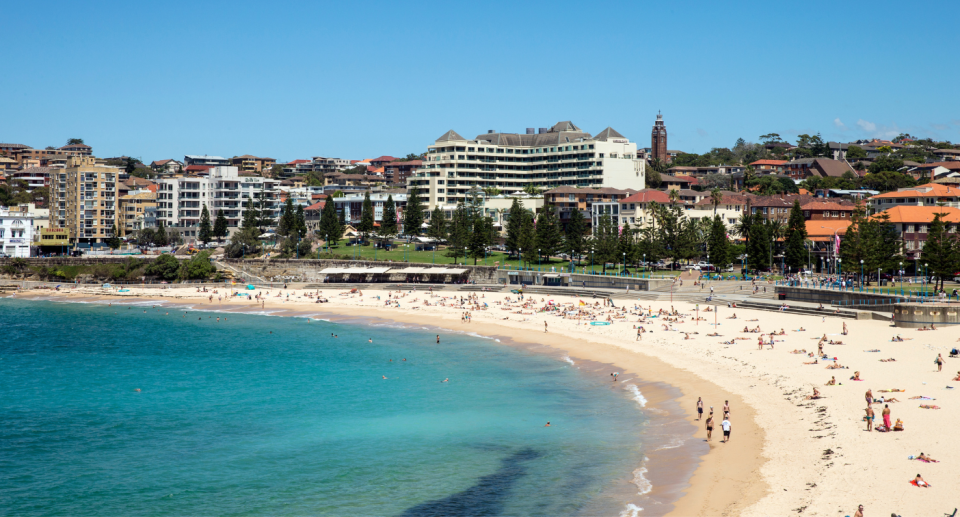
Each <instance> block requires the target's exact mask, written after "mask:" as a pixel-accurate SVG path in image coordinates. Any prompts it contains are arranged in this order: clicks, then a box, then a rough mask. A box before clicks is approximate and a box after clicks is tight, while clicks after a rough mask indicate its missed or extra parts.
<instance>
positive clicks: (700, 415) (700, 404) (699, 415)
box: [697, 397, 703, 420]
mask: <svg viewBox="0 0 960 517" xmlns="http://www.w3.org/2000/svg"><path fill="white" fill-rule="evenodd" d="M701 418H703V398H701V397H697V420H700V419H701Z"/></svg>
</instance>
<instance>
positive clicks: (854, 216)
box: [840, 203, 870, 271]
mask: <svg viewBox="0 0 960 517" xmlns="http://www.w3.org/2000/svg"><path fill="white" fill-rule="evenodd" d="M867 222H868V220H867V214H866V210H864V208H863V205H861V204H859V203H858V204H857V205H856V207H855V208H854V209H853V212H852V213H851V214H850V226H848V227H847V229H846V231H845V232H844V235H843V238H842V239H840V259H841V260H842V261H843V262H842V263H843V264H848V265H850V266H852V265H853V264H856V265H857V266H858V267H859V265H860V261H861V260H863V261H864V263H865V265H866V261H867V260H869V254H870V248H869V244H870V239H869V232H868V231H866V230H867V229H868V225H867ZM850 271H852V269H850Z"/></svg>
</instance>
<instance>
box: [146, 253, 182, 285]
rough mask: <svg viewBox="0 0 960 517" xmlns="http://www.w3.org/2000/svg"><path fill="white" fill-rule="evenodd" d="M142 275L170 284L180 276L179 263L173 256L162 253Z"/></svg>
mask: <svg viewBox="0 0 960 517" xmlns="http://www.w3.org/2000/svg"><path fill="white" fill-rule="evenodd" d="M144 273H145V274H147V275H149V276H153V277H156V278H159V279H160V280H166V281H167V282H170V281H173V280H176V279H177V277H179V276H180V261H179V260H177V259H176V257H174V256H173V255H170V254H169V253H164V254H163V255H160V256H159V257H157V258H156V259H154V260H153V262H151V263H150V264H149V265H148V266H147V267H146V269H145V270H144Z"/></svg>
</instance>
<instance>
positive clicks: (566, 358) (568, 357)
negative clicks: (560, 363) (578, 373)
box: [561, 355, 577, 365]
mask: <svg viewBox="0 0 960 517" xmlns="http://www.w3.org/2000/svg"><path fill="white" fill-rule="evenodd" d="M561 359H563V360H564V361H566V362H568V363H570V364H571V365H574V364H577V363H575V362H573V359H570V356H567V355H565V356H563V357H561Z"/></svg>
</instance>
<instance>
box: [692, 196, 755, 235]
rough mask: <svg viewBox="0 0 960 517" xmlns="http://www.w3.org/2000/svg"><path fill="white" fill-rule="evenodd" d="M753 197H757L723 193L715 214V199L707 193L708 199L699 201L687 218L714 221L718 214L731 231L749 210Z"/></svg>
mask: <svg viewBox="0 0 960 517" xmlns="http://www.w3.org/2000/svg"><path fill="white" fill-rule="evenodd" d="M753 197H756V196H752V195H748V194H738V193H734V192H723V198H722V199H721V200H720V202H719V203H718V204H717V206H716V212H714V206H713V199H712V198H711V197H710V195H709V193H707V196H706V197H704V198H702V199H700V201H697V203H696V204H695V205H694V206H693V209H692V210H691V211H689V212H687V216H688V217H690V218H691V219H704V218H707V219H713V216H714V213H716V215H718V216H720V219H721V220H722V221H723V224H724V225H726V227H727V229H728V230H729V229H731V228H733V226H734V225H735V224H737V222H738V221H739V220H740V216H742V215H743V213H744V211H745V210H746V209H747V204H748V203H749V200H750V199H751V198H753Z"/></svg>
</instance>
